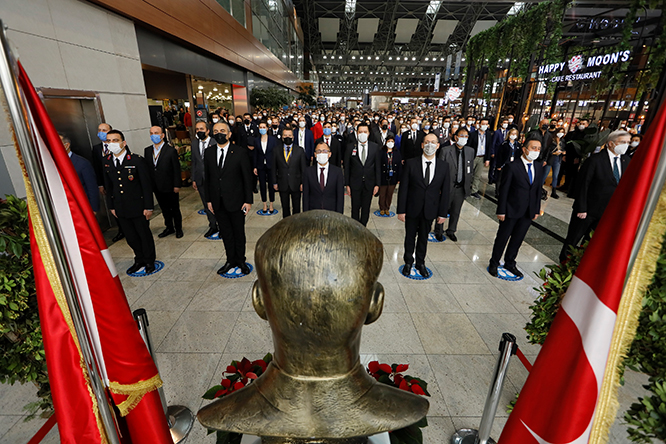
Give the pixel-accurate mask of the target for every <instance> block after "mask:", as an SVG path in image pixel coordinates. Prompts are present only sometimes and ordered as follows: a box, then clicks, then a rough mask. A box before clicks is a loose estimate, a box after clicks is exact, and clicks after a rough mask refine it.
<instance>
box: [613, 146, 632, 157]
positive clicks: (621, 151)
mask: <svg viewBox="0 0 666 444" xmlns="http://www.w3.org/2000/svg"><path fill="white" fill-rule="evenodd" d="M628 148H629V144H628V143H621V144H619V145H615V148H614V149H613V151H615V154H617V155H618V156H621V155H623V154H624V153H626V152H627V149H628Z"/></svg>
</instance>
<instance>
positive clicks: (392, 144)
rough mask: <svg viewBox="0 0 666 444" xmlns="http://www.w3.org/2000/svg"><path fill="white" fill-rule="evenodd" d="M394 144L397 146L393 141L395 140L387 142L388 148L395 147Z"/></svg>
mask: <svg viewBox="0 0 666 444" xmlns="http://www.w3.org/2000/svg"><path fill="white" fill-rule="evenodd" d="M394 146H395V143H393V142H386V148H391V149H393V147H394Z"/></svg>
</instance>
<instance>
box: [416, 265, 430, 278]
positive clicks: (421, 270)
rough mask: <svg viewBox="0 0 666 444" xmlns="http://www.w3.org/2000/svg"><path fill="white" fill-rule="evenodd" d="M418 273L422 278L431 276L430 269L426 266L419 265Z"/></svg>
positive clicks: (417, 267)
mask: <svg viewBox="0 0 666 444" xmlns="http://www.w3.org/2000/svg"><path fill="white" fill-rule="evenodd" d="M416 271H418V272H419V274H420V275H421V276H423V277H424V278H427V277H428V276H430V273H428V269H427V268H426V266H425V264H421V265H417V266H416Z"/></svg>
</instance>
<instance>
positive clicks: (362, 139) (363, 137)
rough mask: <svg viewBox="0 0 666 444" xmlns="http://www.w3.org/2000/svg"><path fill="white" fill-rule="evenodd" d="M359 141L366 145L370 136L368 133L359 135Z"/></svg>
mask: <svg viewBox="0 0 666 444" xmlns="http://www.w3.org/2000/svg"><path fill="white" fill-rule="evenodd" d="M358 141H359V142H361V143H365V142H367V141H368V134H367V133H358Z"/></svg>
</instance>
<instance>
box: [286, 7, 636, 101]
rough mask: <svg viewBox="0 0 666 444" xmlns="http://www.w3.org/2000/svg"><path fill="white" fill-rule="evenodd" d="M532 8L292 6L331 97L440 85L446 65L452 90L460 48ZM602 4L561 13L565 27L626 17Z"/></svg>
mask: <svg viewBox="0 0 666 444" xmlns="http://www.w3.org/2000/svg"><path fill="white" fill-rule="evenodd" d="M533 4H535V3H523V2H520V3H515V2H503V1H494V2H483V1H465V2H443V1H441V0H338V1H334V0H294V6H295V8H296V11H297V15H298V17H299V19H300V21H301V27H302V29H303V33H304V37H305V51H306V52H308V53H309V54H310V57H311V59H312V62H313V64H314V66H313V67H312V71H316V73H317V76H318V78H319V81H320V85H321V89H322V91H323V92H324V93H325V94H328V95H346V94H345V93H346V92H352V93H356V94H359V93H362V92H365V91H396V90H405V89H406V90H417V89H419V87H421V88H424V87H427V86H429V85H430V86H432V85H433V84H434V81H435V75H436V73H442V84H444V76H445V71H446V66H447V65H448V64H449V63H450V66H451V71H450V73H451V82H450V84H452V85H455V84H456V79H455V76H454V75H455V65H456V58H457V55H458V53H460V63H461V66H464V65H465V57H464V49H465V45H466V44H467V42H468V41H469V39H470V38H471V37H473V36H474V35H476V34H478V33H479V32H482V31H484V30H486V29H488V28H490V27H492V26H493V25H495V24H496V23H497V22H499V21H501V20H503V19H505V18H506V17H507V16H510V15H512V14H516V13H517V12H519V11H520V10H521V9H522V8H526V7H530V6H531V5H533ZM603 5H604V7H600V4H599V2H589V1H583V2H580V1H579V2H576V4H575V7H573V8H570V9H568V10H567V13H566V14H565V17H564V19H565V25H567V24H568V25H569V26H568V28H569V29H571V31H572V32H573V31H576V32H588V31H589V30H585V29H584V26H580V24H578V25H576V22H579V21H581V20H582V21H583V23H587V25H589V20H594V18H595V17H602V16H604V14H606V15H607V14H611V15H614V16H617V17H620V16H623V10H622V7H623V6H624V7H626V5H627V1H624V2H622V1H617V0H607V1H604V3H603ZM609 11H610V12H609ZM624 11H626V9H624ZM567 22H568V23H567ZM592 23H594V22H592ZM587 25H586V26H587ZM461 70H462V68H461ZM459 86H460V85H459Z"/></svg>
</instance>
